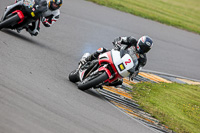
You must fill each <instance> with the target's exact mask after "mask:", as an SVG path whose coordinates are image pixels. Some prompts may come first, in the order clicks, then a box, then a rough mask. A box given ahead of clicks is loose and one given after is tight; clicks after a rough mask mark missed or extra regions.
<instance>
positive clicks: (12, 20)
mask: <svg viewBox="0 0 200 133" xmlns="http://www.w3.org/2000/svg"><path fill="white" fill-rule="evenodd" d="M18 21H20V18H19V16H18V15H17V14H15V15H14V16H11V17H9V18H7V19H5V20H3V21H2V22H0V30H1V29H3V28H7V27H9V26H10V25H11V24H13V23H17V22H18Z"/></svg>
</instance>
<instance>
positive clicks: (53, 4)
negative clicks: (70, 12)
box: [15, 0, 63, 36]
mask: <svg viewBox="0 0 200 133" xmlns="http://www.w3.org/2000/svg"><path fill="white" fill-rule="evenodd" d="M20 1H23V0H16V1H15V3H17V2H20ZM62 3H63V0H47V6H48V10H47V11H46V12H45V13H44V14H43V17H42V18H40V19H37V20H36V21H35V22H32V25H29V26H28V28H27V29H26V30H27V31H28V32H29V33H30V34H31V35H33V36H37V35H38V33H39V31H40V20H41V21H42V23H43V25H44V26H45V27H51V26H52V25H53V24H54V23H55V22H56V21H57V20H58V19H59V16H60V10H59V8H60V7H61V5H62ZM20 31H21V30H18V32H20Z"/></svg>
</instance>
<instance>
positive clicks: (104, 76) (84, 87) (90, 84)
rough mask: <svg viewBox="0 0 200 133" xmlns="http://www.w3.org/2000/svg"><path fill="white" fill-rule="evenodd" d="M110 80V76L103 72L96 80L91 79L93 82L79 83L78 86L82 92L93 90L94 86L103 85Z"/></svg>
mask: <svg viewBox="0 0 200 133" xmlns="http://www.w3.org/2000/svg"><path fill="white" fill-rule="evenodd" d="M107 79H108V75H107V73H106V72H103V73H102V74H101V75H99V76H97V77H96V78H94V79H91V80H89V81H87V82H85V83H82V82H81V83H79V84H78V88H79V89H80V90H83V91H84V90H87V89H89V88H91V87H94V86H96V85H99V84H100V83H102V82H104V81H105V80H107Z"/></svg>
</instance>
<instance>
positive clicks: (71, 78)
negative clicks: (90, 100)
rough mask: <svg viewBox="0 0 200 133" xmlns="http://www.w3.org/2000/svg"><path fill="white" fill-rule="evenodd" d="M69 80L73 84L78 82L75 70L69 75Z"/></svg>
mask: <svg viewBox="0 0 200 133" xmlns="http://www.w3.org/2000/svg"><path fill="white" fill-rule="evenodd" d="M69 80H70V81H71V82H73V83H75V82H78V81H80V79H79V75H78V71H77V70H74V71H72V72H71V73H70V74H69Z"/></svg>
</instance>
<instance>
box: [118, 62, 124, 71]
mask: <svg viewBox="0 0 200 133" xmlns="http://www.w3.org/2000/svg"><path fill="white" fill-rule="evenodd" d="M118 68H119V70H120V71H123V70H124V69H125V66H124V64H123V63H121V64H119V65H118Z"/></svg>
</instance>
